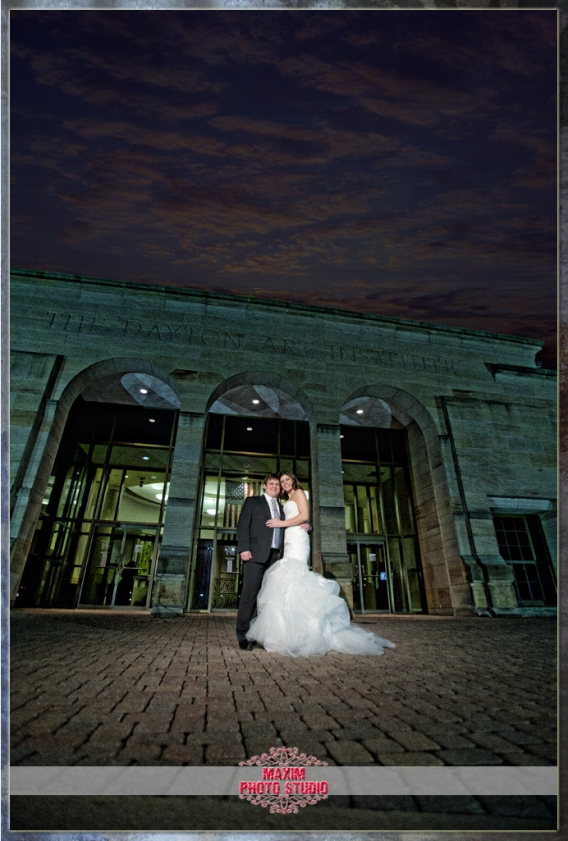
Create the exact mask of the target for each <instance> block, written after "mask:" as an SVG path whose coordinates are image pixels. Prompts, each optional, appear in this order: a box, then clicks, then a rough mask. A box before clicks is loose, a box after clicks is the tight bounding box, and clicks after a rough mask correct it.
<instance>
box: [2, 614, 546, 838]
mask: <svg viewBox="0 0 568 841" xmlns="http://www.w3.org/2000/svg"><path fill="white" fill-rule="evenodd" d="M11 620H12V627H11V666H12V669H11V686H10V689H11V745H10V747H11V761H12V764H13V765H33V766H38V765H79V766H82V765H113V766H116V765H118V766H120V765H174V766H180V765H191V766H203V765H210V766H211V765H237V764H238V763H239V762H240V761H241V760H244V759H247V758H249V757H251V756H254V755H256V754H260V753H262V752H265V751H268V750H269V749H270V747H273V746H274V747H277V746H279V745H282V744H284V745H287V746H289V747H298V748H299V749H300V750H301V751H304V752H306V753H308V754H314V755H316V756H317V757H318V758H319V759H322V760H325V761H326V762H328V763H329V764H330V765H361V766H370V765H385V766H416V765H423V766H430V767H432V766H444V765H446V766H460V765H470V766H471V765H493V766H515V765H516V766H531V765H532V766H534V765H554V764H556V751H557V741H556V683H555V680H556V650H555V646H556V623H555V622H554V621H553V620H551V619H538V618H507V619H494V620H488V619H473V618H472V619H454V618H447V619H446V618H444V619H438V618H433V617H391V616H380V617H369V616H367V617H364V618H362V619H360V620H359V621H360V623H361V624H362V625H364V627H365V628H368V629H369V630H374V631H376V632H377V633H379V634H380V635H381V636H383V637H387V638H388V639H391V640H392V641H393V642H395V643H396V645H397V648H396V650H394V651H390V650H389V651H387V652H386V653H385V655H384V656H382V657H362V656H359V657H348V656H345V655H341V654H333V653H332V654H328V655H326V656H325V657H312V658H308V659H304V658H301V659H294V658H290V657H283V656H280V655H272V654H269V653H267V652H266V651H264V650H263V649H262V648H256V649H255V650H254V651H251V652H248V651H241V650H240V649H238V648H237V646H236V640H235V634H234V624H235V617H234V616H232V615H222V614H213V615H189V616H185V617H182V618H177V619H171V620H155V619H152V618H151V617H150V616H149V615H148V614H145V613H142V614H133V613H128V614H127V613H120V612H117V613H113V614H110V613H106V612H105V613H103V612H95V611H32V610H29V611H28V610H22V611H14V612H13V613H12V617H11ZM37 799H38V801H41V803H40V804H39V806H38V815H39V817H37V821H39V823H40V824H41V828H42V829H45V828H48V827H47V825H46V824H45V821H46V819H47V817H46V816H48V815H49V816H50V817H49V821H51V823H50V824H49V826H53V827H54V828H61V829H80V828H81V827H87V828H92V826H94V825H95V823H96V825H97V827H98V826H99V823H97V821H99V822H100V815H101V814H102V813H101V811H100V808H101V804H99V803H97V804H95V803H94V801H93V805H91V803H90V800H91V798H81V797H79V798H72V797H65V798H62V799H61V798H60V799H58V798H51V799H50V803H51V801H53V802H52V803H51V806H50V807H49V808H50V809H51V812H49V810H48V804H46V802H44V800H43V799H42V798H37ZM190 799H191V800H192V802H193V800H195V801H199V809H198V812H199V821H200V823H199V825H197V824H196V825H195V827H193V828H199V829H206V828H207V827H210V828H228V827H233V826H234V825H235V822H236V823H239V821H242V822H243V823H242V825H243V827H245V826H246V827H248V826H249V825H250V828H251V829H270V828H272V829H274V828H275V827H277V828H281V826H280V824H279V823H278V822H277V821H276V819H275V821H274V822H272V823H271V818H270V817H267V810H259V809H254V808H253V807H251V806H250V804H245V803H242V802H241V801H239V800H238V798H221V797H217V798H206V797H199V798H190ZM33 800H35V798H29V797H28V798H26V797H24V798H13V799H12V804H11V813H12V818H13V820H14V821H15V822H16V823H15V824H14V826H17V827H18V828H23V829H33V828H34V827H36V824H35V823H34V821H36V817H35V814H36V813H35V812H34V809H33V808H31V809H30V804H31V801H33ZM59 800H62V801H64V804H63V803H62V804H60V803H59ZM75 800H78V801H80V802H79V803H78V804H77V806H76V807H75V805H74V804H75ZM116 800H117V807H116V809H115V810H114V811H113V809H114V806H113V802H114V801H113V798H104V809H103V811H104V815H105V821H106V822H107V823H108V827H107V828H110V829H120V828H124V829H132V828H136V829H139V830H140V829H143V828H147V829H161V830H165V829H168V828H171V829H180V828H183V829H189V828H190V827H191V826H193V825H192V824H191V820H193V818H191V816H190V815H188V813H187V812H183V813H181V812H180V809H181V807H180V803H181V801H184V800H186V798H176V797H172V798H150V797H145V798H140V800H142V801H144V804H143V805H140V806H139V807H136V805H135V804H134V801H137V798H124V797H118V798H116ZM129 801H133V803H132V805H129ZM150 801H151V802H152V808H151V809H150V810H149V812H148V807H147V804H148V803H149V802H150ZM32 805H33V804H32ZM192 808H193V806H192ZM74 809H75V811H73V810H74ZM89 810H95V811H94V812H91V811H89ZM317 810H319V811H318V815H317V816H316V815H315V814H312V813H311V812H310V810H307V809H306V810H302V813H303V814H302V816H301V817H300V816H298V820H297V821H296V819H295V818H294V819H290V822H289V824H288V826H289V828H290V829H292V828H295V829H310V828H314V827H315V828H317V829H322V828H324V826H326V827H328V828H330V829H335V830H338V829H350V830H353V829H380V828H384V829H397V828H400V829H412V828H415V829H457V828H463V829H484V830H487V829H495V830H497V829H519V830H524V829H534V830H537V829H553V828H554V827H555V821H556V798H554V797H548V798H547V797H531V798H519V797H465V796H464V797H450V798H448V797H437V796H436V797H434V796H431V797H419V796H407V795H404V796H397V797H395V796H391V797H389V796H377V797H374V796H373V797H372V796H365V797H361V796H357V795H354V796H352V797H333V798H330V799H329V800H328V801H322V803H320V804H318V806H317ZM314 811H315V810H314ZM148 814H150V815H151V819H150V818H149V817H148V818H147V815H148ZM191 814H193V812H192V813H191ZM60 815H65V819H63V818H61V817H60ZM326 815H327V817H326ZM145 816H146V817H145ZM146 818H147V819H146ZM195 820H197V818H195ZM65 821H67V823H66V822H65ZM188 821H189V823H188ZM223 821H225V823H226V824H227V825H226V826H225V824H224V823H223ZM105 825H106V824H105ZM36 828H37V827H36Z"/></svg>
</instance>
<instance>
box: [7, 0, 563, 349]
mask: <svg viewBox="0 0 568 841" xmlns="http://www.w3.org/2000/svg"><path fill="white" fill-rule="evenodd" d="M10 37H11V54H12V61H11V177H12V186H11V235H12V245H11V249H12V250H11V262H12V265H13V266H17V267H22V268H31V269H45V270H51V271H60V272H72V273H79V274H84V275H91V276H99V277H106V278H115V279H119V280H130V281H136V282H146V283H160V284H172V285H176V286H188V287H194V288H195V287H196V288H205V289H210V290H213V291H227V292H234V293H237V294H246V295H258V296H262V297H268V298H278V299H286V300H289V301H295V302H303V303H309V304H317V305H323V306H333V307H339V308H342V309H349V310H356V311H362V312H374V313H379V314H385V315H390V316H396V317H400V318H408V319H414V320H422V321H431V322H434V323H443V324H449V325H453V326H457V327H470V328H474V329H481V330H491V331H495V332H501V333H514V334H517V335H521V336H527V337H531V338H540V339H546V340H547V354H546V361H545V364H554V353H555V321H556V84H557V76H556V74H557V65H556V12H554V11H548V10H539V11H524V10H523V11H514V10H511V11H494V12H489V11H471V10H468V11H439V12H437V11H430V10H428V11H391V10H385V11H380V10H378V11H293V12H292V11H264V12H258V11H233V12H227V11H195V10H190V11H182V12H179V11H153V12H150V11H90V10H86V11H46V12H44V11H12V12H11V14H10Z"/></svg>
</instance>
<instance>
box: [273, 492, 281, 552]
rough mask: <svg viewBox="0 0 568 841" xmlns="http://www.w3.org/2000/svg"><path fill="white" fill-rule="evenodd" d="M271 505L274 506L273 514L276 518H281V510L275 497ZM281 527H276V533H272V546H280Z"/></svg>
mask: <svg viewBox="0 0 568 841" xmlns="http://www.w3.org/2000/svg"><path fill="white" fill-rule="evenodd" d="M270 506H271V508H272V516H273V517H274V519H275V520H279V519H280V511H279V510H278V503H277V502H276V500H275V499H274V497H273V498H272V499H271V500H270ZM280 531H281V530H280V529H274V534H273V535H272V548H273V549H278V547H279V546H280Z"/></svg>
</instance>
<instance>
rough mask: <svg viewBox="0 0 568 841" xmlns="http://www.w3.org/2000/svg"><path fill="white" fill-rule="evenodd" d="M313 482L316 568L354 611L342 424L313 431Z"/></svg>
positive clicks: (318, 426)
mask: <svg viewBox="0 0 568 841" xmlns="http://www.w3.org/2000/svg"><path fill="white" fill-rule="evenodd" d="M312 453H313V480H314V484H316V485H317V496H316V500H317V505H316V506H314V512H313V514H314V525H315V526H316V528H315V536H316V537H315V541H314V567H315V569H316V570H318V571H319V572H322V573H323V574H324V575H326V576H327V577H329V578H334V579H335V580H336V581H337V583H338V584H339V586H340V587H341V592H342V594H343V596H344V598H345V599H346V601H347V603H348V604H349V606H350V608H352V607H353V588H352V584H351V580H352V570H351V562H350V560H349V555H348V554H347V539H346V534H345V502H344V497H343V474H342V468H341V442H340V439H339V424H328V423H318V424H317V425H316V427H315V429H314V431H313V438H312Z"/></svg>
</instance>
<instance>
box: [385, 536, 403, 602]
mask: <svg viewBox="0 0 568 841" xmlns="http://www.w3.org/2000/svg"><path fill="white" fill-rule="evenodd" d="M388 549H389V561H390V573H391V586H392V595H393V599H394V609H395V611H397V612H400V611H406V610H408V604H407V599H406V587H405V582H404V573H403V568H402V560H403V559H402V551H401V545H400V539H399V538H398V537H389V539H388Z"/></svg>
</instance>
